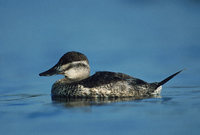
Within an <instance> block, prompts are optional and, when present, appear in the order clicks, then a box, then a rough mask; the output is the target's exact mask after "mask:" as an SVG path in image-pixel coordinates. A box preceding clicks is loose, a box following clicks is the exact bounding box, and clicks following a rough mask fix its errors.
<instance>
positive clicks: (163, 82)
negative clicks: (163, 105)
mask: <svg viewBox="0 0 200 135" xmlns="http://www.w3.org/2000/svg"><path fill="white" fill-rule="evenodd" d="M183 70H185V69H182V70H180V71H178V72H176V73H174V74H173V75H170V76H169V77H167V78H165V79H164V80H162V81H161V82H158V84H157V86H158V87H159V86H161V85H163V84H165V83H166V82H168V81H169V80H171V79H172V78H173V77H174V76H176V75H178V74H179V73H180V72H182V71H183Z"/></svg>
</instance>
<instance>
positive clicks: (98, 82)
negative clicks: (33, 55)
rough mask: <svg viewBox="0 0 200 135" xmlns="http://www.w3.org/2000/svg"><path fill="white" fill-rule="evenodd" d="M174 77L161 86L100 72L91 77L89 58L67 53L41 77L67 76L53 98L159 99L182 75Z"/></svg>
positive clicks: (163, 82) (58, 82) (53, 88)
mask: <svg viewBox="0 0 200 135" xmlns="http://www.w3.org/2000/svg"><path fill="white" fill-rule="evenodd" d="M181 71H182V70H180V71H178V72H176V73H174V74H173V75H171V76H169V77H167V78H166V79H164V80H162V81H160V82H153V83H147V82H145V81H143V80H141V79H138V78H134V77H131V76H129V75H126V74H123V73H116V72H109V71H101V72H96V73H95V74H94V75H92V76H90V65H89V61H88V59H87V57H86V56H85V55H84V54H82V53H80V52H75V51H72V52H67V53H65V54H64V55H63V56H62V57H61V58H60V60H59V61H58V63H57V64H56V65H55V66H53V67H52V68H50V69H49V70H47V71H45V72H42V73H40V74H39V75H40V76H52V75H56V74H61V75H64V76H65V77H64V78H63V79H59V80H58V81H56V82H55V83H54V84H53V86H52V89H51V95H52V97H63V98H70V97H75V98H76V97H77V98H78V97H81V98H96V97H99V98H109V97H147V96H151V95H159V94H160V92H161V89H162V85H163V84H165V83H166V82H167V81H169V80H170V79H172V78H173V77H174V76H176V75H177V74H179V73H180V72H181Z"/></svg>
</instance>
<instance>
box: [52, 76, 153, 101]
mask: <svg viewBox="0 0 200 135" xmlns="http://www.w3.org/2000/svg"><path fill="white" fill-rule="evenodd" d="M155 89H156V86H155V87H154V84H149V83H147V82H145V81H143V80H140V79H137V78H134V77H131V76H129V75H126V74H122V73H115V72H97V73H95V74H94V75H92V76H90V77H88V78H86V79H84V80H81V81H78V82H73V83H67V81H65V79H61V80H58V81H57V82H55V83H54V85H53V86H52V96H61V97H137V96H138V97H141V96H147V95H149V94H150V93H152V92H153V91H154V90H155Z"/></svg>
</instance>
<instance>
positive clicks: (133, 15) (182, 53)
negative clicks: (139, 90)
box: [0, 0, 200, 135]
mask: <svg viewBox="0 0 200 135" xmlns="http://www.w3.org/2000/svg"><path fill="white" fill-rule="evenodd" d="M199 13H200V2H199V0H169V1H158V0H151V1H147V0H140V1H139V0H110V1H107V0H101V1H98V0H84V1H83V0H73V1H69V0H67V1H66V0H60V1H59V2H58V1H54V0H48V1H45V0H44V1H37V0H36V1H27V0H21V1H14V0H6V1H5V0H0V19H1V21H0V134H6V135H12V134H20V135H25V134H48V135H49V134H70V135H73V134H74V135H75V134H105V135H107V134H150V135H151V134H154V135H155V134H182V135H188V134H191V135H198V134H199V133H200V130H199V129H200V127H199V125H200V117H199V113H200V109H199V108H200V85H199V84H200V81H199V80H200V76H199V71H200V70H199V69H200V64H199V61H200V54H199V51H200V45H199V43H200V38H199V35H200V25H199V24H200V14H199ZM71 50H75V51H80V52H82V53H84V54H86V55H87V56H88V58H89V61H90V65H91V69H92V72H91V73H92V74H93V73H94V72H96V71H99V70H109V71H116V72H123V73H127V74H129V75H132V76H134V77H138V78H141V79H143V80H145V81H148V82H154V81H160V80H162V79H164V78H165V77H167V76H169V75H171V74H172V73H175V72H176V71H178V70H180V69H183V68H186V70H185V71H184V72H182V73H181V74H180V75H178V76H176V77H175V78H174V79H173V80H171V81H170V82H168V83H167V84H166V85H164V87H163V91H162V94H161V96H160V97H152V98H147V99H137V100H132V99H123V100H117V101H116V100H115V101H113V100H112V101H99V100H98V101H88V100H86V101H84V100H75V101H74V100H71V101H67V102H64V101H57V102H55V101H52V100H51V96H50V89H51V85H52V84H53V83H54V82H55V81H56V80H57V79H59V78H61V76H54V77H48V78H47V77H46V78H45V77H39V76H38V74H39V73H40V72H42V71H44V70H46V69H48V68H50V67H51V66H53V65H54V64H55V63H56V62H57V61H58V59H59V58H60V56H62V55H63V54H64V53H65V52H67V51H71Z"/></svg>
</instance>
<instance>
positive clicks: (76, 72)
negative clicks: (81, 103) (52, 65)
mask: <svg viewBox="0 0 200 135" xmlns="http://www.w3.org/2000/svg"><path fill="white" fill-rule="evenodd" d="M64 74H65V76H67V77H68V78H69V79H83V78H87V77H88V76H89V74H90V70H88V68H70V69H69V70H67V71H65V72H64Z"/></svg>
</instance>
